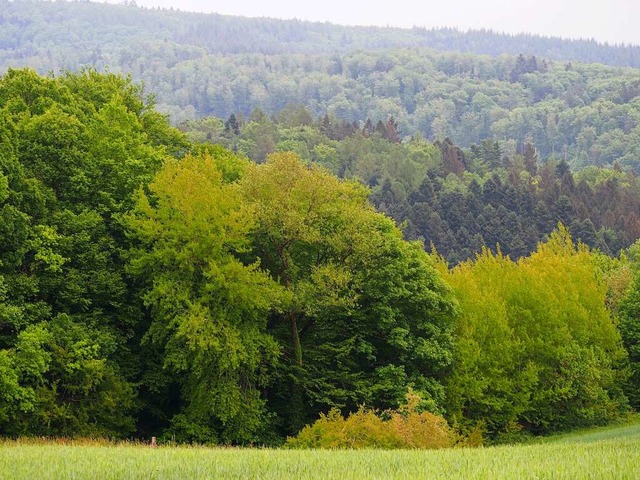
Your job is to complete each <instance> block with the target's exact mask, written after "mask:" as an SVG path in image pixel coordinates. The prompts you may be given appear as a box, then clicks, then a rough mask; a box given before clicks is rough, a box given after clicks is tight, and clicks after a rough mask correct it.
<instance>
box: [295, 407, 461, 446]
mask: <svg viewBox="0 0 640 480" xmlns="http://www.w3.org/2000/svg"><path fill="white" fill-rule="evenodd" d="M419 402H420V397H419V396H418V395H415V394H409V395H407V405H404V406H403V407H401V408H400V409H398V410H387V411H385V412H383V414H382V415H378V414H376V412H375V411H372V410H366V409H365V408H364V407H360V409H359V410H358V411H357V412H355V413H352V414H351V415H349V416H348V417H346V418H345V417H343V416H342V415H341V414H340V411H339V410H337V409H335V408H334V409H332V410H331V411H330V412H329V413H328V414H326V415H324V414H323V415H321V416H320V419H319V420H317V421H316V422H315V423H314V424H313V425H307V426H306V427H304V428H303V429H302V431H301V432H300V433H299V434H298V435H297V436H296V437H294V438H289V439H288V440H287V445H288V446H289V447H293V448H425V449H435V448H446V447H451V446H453V444H454V443H455V442H456V435H455V433H454V432H453V430H452V429H451V428H449V425H448V424H447V421H446V420H445V419H444V418H442V417H440V416H438V415H434V414H433V413H430V412H419V411H418V409H417V406H418V403H419Z"/></svg>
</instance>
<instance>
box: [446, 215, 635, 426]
mask: <svg viewBox="0 0 640 480" xmlns="http://www.w3.org/2000/svg"><path fill="white" fill-rule="evenodd" d="M447 280H448V281H449V282H450V283H451V285H452V286H453V288H454V291H455V292H456V296H457V298H458V300H459V302H460V304H461V310H462V312H463V313H462V315H461V317H460V319H459V322H458V326H457V332H456V347H455V354H454V355H455V357H454V358H455V360H454V366H453V372H452V374H451V376H450V377H449V378H448V382H447V398H448V402H449V415H450V418H451V420H452V421H453V423H454V425H458V426H460V427H462V428H463V429H464V428H469V427H472V426H473V425H475V424H476V423H477V422H479V421H482V422H484V423H485V424H486V426H487V429H488V431H489V433H493V434H495V433H508V432H517V431H519V430H522V429H524V430H525V431H529V432H533V433H539V432H542V431H552V430H561V429H566V428H571V427H576V426H580V425H589V424H594V423H601V422H606V421H607V419H612V418H616V416H617V415H619V414H620V413H622V412H623V411H624V409H625V405H626V399H625V397H624V395H623V394H622V392H621V384H622V382H623V380H624V378H625V377H624V371H623V370H622V367H621V365H622V364H623V361H624V359H625V357H626V352H625V351H624V349H623V348H622V345H621V341H620V334H619V333H618V331H617V329H616V328H615V325H614V324H613V322H612V321H611V317H610V315H609V313H608V311H607V309H606V308H605V294H606V285H604V284H603V283H602V282H599V281H598V280H597V278H596V271H595V266H594V262H593V259H592V254H591V253H590V252H589V251H588V249H586V248H585V247H584V246H579V247H576V246H575V245H574V244H573V243H572V241H571V237H570V236H569V234H568V232H567V230H566V229H564V228H563V227H562V226H561V227H560V228H559V230H557V231H556V232H554V233H553V234H552V235H551V237H550V239H549V241H548V242H546V243H543V244H540V245H539V246H538V250H537V251H536V252H535V253H533V254H532V255H531V256H529V257H525V258H522V259H521V260H520V261H519V262H517V263H515V262H513V261H511V260H510V259H509V258H508V257H504V256H502V255H501V254H500V253H498V254H497V255H493V254H491V253H490V252H488V251H486V250H485V251H484V252H483V253H482V254H481V255H479V256H478V257H477V259H476V260H475V261H473V262H471V261H470V262H465V263H463V264H461V265H459V266H457V267H456V268H454V269H453V270H452V271H451V273H450V274H449V276H448V277H447Z"/></svg>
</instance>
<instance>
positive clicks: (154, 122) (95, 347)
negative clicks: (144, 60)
mask: <svg viewBox="0 0 640 480" xmlns="http://www.w3.org/2000/svg"><path fill="white" fill-rule="evenodd" d="M301 112H302V113H303V112H304V111H303V110H302V111H299V113H301ZM285 118H286V117H285ZM209 122H210V123H212V124H214V125H215V124H216V121H215V119H213V120H211V119H210V120H209ZM219 123H222V122H219ZM323 123H325V126H328V128H330V127H331V122H330V121H328V122H324V120H323ZM294 125H295V124H294ZM347 125H348V124H339V126H341V127H343V128H347ZM391 127H392V125H388V126H387V129H386V132H387V133H386V135H388V136H390V134H391V133H392V128H391ZM242 128H276V129H277V128H278V127H277V126H275V125H273V124H271V126H270V124H269V123H268V122H265V123H264V124H262V125H261V124H259V123H258V122H256V123H255V125H253V126H251V124H246V125H244V126H243V127H241V126H240V125H238V124H237V121H236V122H234V121H233V120H231V119H230V120H229V121H227V126H226V135H227V137H226V141H230V142H237V144H236V146H237V145H241V144H242V141H243V140H244V145H252V144H251V142H250V139H248V138H244V139H243V138H240V137H242ZM285 131H286V130H285ZM289 132H290V133H291V134H293V133H295V132H297V133H299V134H309V135H320V134H319V133H318V132H314V130H313V129H306V128H305V126H302V127H301V126H300V124H297V126H295V127H293V128H292V129H289ZM195 133H198V132H195ZM202 133H203V132H202V131H201V132H200V134H202ZM208 133H211V132H208ZM222 133H223V134H225V127H224V125H223V126H222ZM190 135H191V137H192V138H191V140H190V139H189V138H187V137H186V136H185V135H184V134H183V133H181V132H180V131H178V130H176V129H174V128H173V127H171V126H170V125H169V124H168V123H167V121H166V119H165V118H163V117H162V116H161V115H159V114H158V113H157V112H155V110H154V108H153V104H151V103H149V102H148V101H147V100H145V98H144V96H143V95H142V92H141V90H140V88H139V87H138V86H136V85H135V84H133V83H131V81H130V80H127V79H125V78H122V77H119V76H116V75H112V74H110V75H101V74H97V73H95V72H84V73H81V74H65V75H62V76H59V77H55V78H47V77H40V76H38V75H37V74H36V73H35V72H33V71H30V70H11V71H9V72H8V73H7V74H6V75H4V76H3V77H1V78H0V245H1V247H0V434H1V435H3V436H68V437H79V436H93V437H95V436H108V437H111V438H126V437H129V438H130V437H132V436H134V437H138V438H143V437H148V436H151V435H154V436H156V435H157V436H161V437H162V438H164V439H173V440H176V441H186V442H191V441H196V442H206V443H212V444H215V443H217V444H245V445H246V444H270V445H280V444H282V443H283V442H284V440H285V438H286V436H290V435H296V434H297V433H298V432H300V430H301V429H302V428H303V427H304V425H306V424H309V423H312V422H314V420H316V419H318V417H319V415H321V414H325V413H327V412H329V411H333V412H334V413H333V414H332V415H333V416H332V417H331V418H333V419H336V418H337V417H336V415H338V416H339V415H340V414H344V415H349V414H355V415H360V417H358V416H355V417H353V419H355V421H356V423H357V419H358V418H365V419H366V418H368V419H370V420H371V421H372V422H375V425H378V426H379V427H380V428H381V429H382V430H381V431H382V433H384V432H385V431H386V432H387V433H384V434H385V435H386V436H387V437H386V438H390V437H389V431H388V428H387V426H388V425H396V427H395V434H394V435H396V437H394V438H395V440H393V441H394V442H396V443H395V444H396V445H398V444H400V445H415V443H412V442H413V440H412V438H423V439H424V438H431V437H429V436H427V437H425V432H426V431H433V429H434V428H437V429H438V431H440V432H441V433H442V439H443V441H442V442H440V443H441V444H440V446H447V445H451V444H452V443H453V442H455V441H457V440H456V439H458V440H460V441H461V442H466V441H467V440H465V439H466V438H467V437H468V436H471V437H472V438H475V439H476V440H475V441H476V444H477V442H478V441H479V439H481V438H482V436H485V438H486V439H487V440H488V441H499V440H500V439H501V438H504V439H509V438H513V435H514V434H517V435H520V436H522V435H525V436H526V435H532V434H543V433H548V432H552V431H557V430H562V429H568V428H573V427H577V426H583V425H593V424H603V423H607V422H609V421H612V420H615V419H618V418H621V417H622V416H623V415H624V414H625V413H626V412H627V411H629V408H630V407H633V408H638V406H639V405H638V398H639V394H638V384H637V377H638V364H639V359H638V345H639V337H638V315H637V312H638V292H639V288H640V283H639V281H638V278H640V277H639V276H638V275H639V272H640V245H639V244H638V243H636V244H635V245H633V246H632V247H630V248H629V249H628V250H626V251H625V252H623V253H622V254H621V255H620V256H619V257H614V256H609V255H606V254H604V253H601V252H597V251H593V250H590V249H589V248H588V247H587V246H585V245H576V244H575V243H574V242H573V240H572V238H571V236H570V234H569V232H568V231H567V230H566V229H565V227H563V226H562V225H559V226H558V227H557V229H556V231H555V232H553V233H552V234H551V235H550V236H549V238H548V239H546V241H545V242H542V243H539V244H538V245H537V246H535V251H534V252H532V253H530V254H529V253H528V252H527V254H524V255H523V256H522V258H520V260H518V261H514V260H511V259H509V258H508V257H504V256H503V255H502V254H501V253H500V252H497V253H496V254H493V253H491V252H490V251H489V250H487V249H485V250H484V252H483V253H482V254H481V255H480V256H478V257H477V258H476V259H474V260H469V261H466V262H463V263H461V264H459V265H458V266H456V267H455V268H454V269H452V270H449V268H448V266H447V262H446V260H445V259H442V258H440V257H438V256H436V255H433V254H429V253H426V252H425V250H424V245H423V244H422V243H421V242H410V241H407V240H405V239H403V237H402V232H401V231H400V229H399V228H398V227H397V226H396V224H395V223H394V222H393V221H392V220H391V219H390V218H389V217H388V216H386V215H384V214H382V213H380V212H378V211H376V209H375V208H374V207H373V206H372V205H371V203H370V202H369V196H370V191H369V189H368V188H367V186H365V185H363V184H362V183H360V182H358V181H355V180H353V179H340V178H338V177H337V176H335V175H333V174H332V173H331V172H330V171H329V170H328V169H326V168H324V167H323V165H327V166H329V167H333V168H338V169H341V168H342V166H341V163H340V162H337V163H336V162H335V159H336V158H337V156H336V151H337V150H336V149H342V148H348V145H349V141H352V142H361V144H362V145H361V146H357V145H356V144H351V147H352V148H355V152H356V153H355V156H353V157H351V158H353V159H359V160H358V162H360V160H362V157H359V155H360V153H359V152H360V151H361V150H366V148H365V147H364V145H366V144H367V142H372V143H371V144H370V145H374V150H373V151H374V152H375V151H376V148H377V146H380V147H384V148H388V149H390V150H389V151H392V149H400V148H402V149H407V148H413V149H414V150H413V152H414V153H413V154H412V155H409V156H408V157H406V156H405V155H404V154H405V153H407V152H409V150H407V151H402V150H397V152H399V153H401V155H399V156H395V157H389V158H388V159H387V160H388V161H386V163H384V164H380V167H381V168H382V167H384V168H386V169H388V170H387V172H394V174H395V175H397V178H402V176H401V174H400V173H401V172H402V171H409V170H410V169H409V170H405V169H406V168H407V167H413V168H414V170H416V169H417V170H418V171H419V170H421V169H422V170H425V169H426V171H427V173H426V174H423V175H422V180H421V181H420V185H414V187H415V188H417V190H416V191H417V192H421V191H422V193H423V194H426V192H427V191H428V188H426V187H425V188H422V189H421V188H420V186H421V185H426V184H425V183H424V182H425V181H426V179H427V178H429V176H428V172H429V171H431V170H432V169H433V171H438V169H441V170H442V169H445V170H444V171H446V169H447V168H450V167H449V166H448V165H449V160H448V159H449V157H448V154H447V153H446V151H447V149H452V148H454V147H453V146H450V145H449V146H447V145H443V144H436V145H432V144H429V143H427V142H425V141H423V140H415V141H414V142H410V143H407V144H400V143H398V142H397V139H396V140H395V141H389V139H385V138H383V137H382V133H380V132H379V133H374V134H369V133H368V134H367V135H368V136H364V135H363V133H362V132H360V133H355V132H354V133H353V135H352V136H351V137H345V138H344V139H343V140H341V141H338V140H335V142H336V143H329V144H318V145H316V146H315V148H313V149H312V151H313V152H314V154H315V155H319V156H320V157H321V158H317V159H316V162H317V163H313V162H309V161H305V160H303V159H301V158H300V156H299V155H298V154H296V153H294V152H291V151H280V152H275V153H272V154H270V155H268V156H267V158H266V159H260V162H252V161H250V160H249V159H247V158H246V157H244V156H242V155H241V154H236V153H234V152H232V151H231V150H229V149H225V148H224V147H222V146H220V145H212V144H202V143H199V142H194V141H193V140H194V139H193V136H194V135H195V134H194V133H191V134H190ZM206 135H207V133H205V136H206ZM259 138H262V137H261V136H258V137H256V139H259ZM327 138H328V137H327ZM254 140H255V139H254ZM289 141H290V143H289V144H286V143H280V142H279V143H280V145H281V146H284V145H289V146H297V147H300V148H302V146H303V145H306V144H305V143H304V142H298V143H296V141H295V139H293V138H291V139H289ZM291 142H293V143H291ZM341 142H343V143H341ZM232 146H233V145H232ZM443 149H444V150H443ZM237 150H238V151H240V148H237ZM287 150H291V148H287ZM473 150H474V149H472V151H473ZM441 151H442V152H441ZM440 152H441V153H440ZM394 158H395V160H394ZM456 158H457V160H458V161H459V162H461V164H462V165H466V163H465V161H463V160H460V159H461V157H459V156H458V157H456ZM525 158H526V155H525ZM366 161H367V162H369V164H370V165H372V166H374V167H375V165H376V164H375V157H369V158H368V159H367V160H366ZM407 161H409V162H414V163H413V164H412V163H406V162H407ZM478 161H480V160H478ZM332 162H333V163H332ZM394 162H395V163H394ZM403 162H404V163H403ZM363 165H364V163H362V164H361V165H360V166H358V165H357V162H356V163H355V164H354V165H351V166H348V168H352V169H353V171H354V172H355V171H358V169H360V170H359V171H364V170H362V168H363ZM438 165H440V166H439V167H438ZM452 165H457V164H455V162H454V163H453V164H452ZM559 165H560V164H559ZM543 168H544V167H543ZM555 171H556V172H557V173H556V175H555V176H553V177H552V178H551V181H552V182H553V183H554V185H556V186H555V187H549V188H550V190H549V191H554V189H562V191H563V192H566V193H567V194H570V192H571V190H570V188H569V185H570V184H571V182H572V181H573V180H572V177H571V176H570V174H569V173H568V172H567V171H566V167H561V168H559V167H556V170H555ZM600 172H608V171H605V170H602V171H600V170H597V171H596V173H597V174H599V173H600ZM614 172H615V171H614ZM342 173H343V176H352V175H347V173H346V170H345V171H344V172H342ZM521 173H522V172H521ZM615 174H616V175H619V177H614V178H619V179H627V178H631V177H624V176H623V174H622V173H620V172H615ZM451 175H453V177H451ZM458 175H461V176H458ZM603 175H605V176H606V175H607V174H606V173H603ZM454 177H455V178H454ZM406 178H408V179H411V178H413V175H408V176H407V177H406ZM521 178H523V179H525V180H526V179H527V178H529V177H527V176H526V175H524V174H523V175H521ZM533 178H534V177H533V176H531V177H530V178H529V180H527V182H528V183H526V185H529V187H527V188H533V185H535V183H532V180H531V179H533ZM535 178H538V177H537V176H536V177H535ZM539 178H540V181H544V180H543V179H544V178H545V174H541V175H540V176H539ZM456 179H458V180H456ZM461 179H462V180H461ZM464 179H465V172H464V171H462V172H454V171H452V172H451V173H450V174H449V175H448V176H447V177H445V179H444V180H443V182H444V183H443V185H446V184H447V182H453V183H456V182H458V181H464ZM587 180H588V181H591V180H590V179H587ZM587 180H586V181H587ZM492 181H493V177H490V178H488V179H486V180H484V192H483V194H482V195H486V194H487V192H494V193H496V194H498V193H497V192H499V190H500V189H499V188H497V187H496V185H494V186H493V187H491V188H493V190H492V189H491V188H489V187H488V185H490V182H492ZM625 181H626V180H625ZM386 183H387V181H385V182H384V183H383V186H382V188H376V190H375V191H374V193H373V198H374V199H376V198H379V197H378V196H379V195H383V196H384V194H385V192H386V190H385V187H384V184H386ZM494 183H497V182H494ZM433 184H434V185H437V184H438V181H434V182H433ZM587 185H588V184H587ZM444 188H449V187H444ZM455 188H462V187H461V186H457V187H454V188H453V190H455ZM468 188H469V192H470V193H469V194H470V195H471V194H472V193H473V190H474V188H476V187H473V188H472V187H471V184H470V185H469V187H468ZM624 188H632V187H631V186H629V187H624ZM434 190H435V188H434ZM542 191H543V192H547V190H542ZM376 192H377V193H376ZM621 192H625V190H621ZM545 194H546V193H545ZM635 194H637V191H636V193H635ZM377 195H378V196H377ZM416 201H417V202H418V203H417V204H419V203H420V202H421V201H422V200H419V199H418V200H416ZM377 203H378V204H379V205H380V207H381V208H383V207H384V205H385V202H384V201H377ZM487 208H488V207H487ZM487 352H489V353H490V354H487ZM361 405H366V406H367V407H368V408H370V409H377V410H378V411H386V412H387V413H386V414H385V415H386V416H387V417H384V416H382V417H377V416H376V414H375V413H371V412H370V413H366V414H365V413H363V412H362V411H361V413H360V414H357V413H356V412H357V411H358V410H359V408H360V406H361ZM388 409H392V410H388ZM363 415H364V416H363ZM350 418H351V417H350ZM385 418H387V420H385ZM389 418H390V420H389ZM445 419H446V420H445ZM385 422H395V423H385ZM352 423H353V422H352ZM320 427H322V424H320ZM362 428H364V430H362V431H357V432H356V435H358V436H359V437H362V434H366V435H369V433H366V432H367V430H366V428H367V427H366V424H365V425H363V426H362ZM425 429H426V430H425ZM429 429H431V430H429ZM307 431H308V430H307ZM312 431H315V432H317V431H318V429H316V430H312ZM320 431H322V428H320ZM324 434H326V435H329V437H331V435H332V434H331V431H330V430H325V433H323V435H324ZM307 437H308V436H307ZM314 438H315V440H314V441H319V439H318V438H316V437H314ZM320 440H321V439H320ZM301 441H302V442H304V441H305V440H304V439H303V440H301ZM403 442H404V443H403Z"/></svg>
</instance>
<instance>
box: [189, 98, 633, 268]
mask: <svg viewBox="0 0 640 480" xmlns="http://www.w3.org/2000/svg"><path fill="white" fill-rule="evenodd" d="M180 128H181V129H182V130H183V131H185V132H186V133H187V135H188V137H189V138H190V139H191V140H192V141H195V142H205V141H208V142H213V143H217V144H221V145H224V146H226V147H227V148H229V149H231V150H234V151H236V152H238V153H240V154H241V155H243V156H246V157H248V158H250V159H251V160H253V161H255V162H258V163H261V162H264V161H265V160H266V158H267V156H268V155H269V154H270V153H273V152H277V151H293V152H295V153H297V154H298V155H299V156H300V158H302V159H303V160H306V161H311V162H314V163H317V164H320V165H322V166H323V167H325V168H327V169H328V170H330V171H332V172H333V173H334V174H336V175H338V176H339V177H342V178H349V179H357V180H359V181H360V182H362V183H364V184H366V185H367V186H369V187H370V188H371V200H372V202H373V203H374V205H375V206H376V207H377V208H378V209H379V210H380V211H382V212H384V213H386V214H388V215H389V216H391V217H393V218H394V219H395V220H396V221H397V222H398V224H400V225H403V230H404V233H405V236H406V238H408V239H412V240H416V239H420V240H422V241H423V242H424V243H425V244H426V245H427V246H430V245H433V246H434V247H435V248H436V250H437V251H438V252H440V253H441V254H443V255H444V256H445V257H446V258H447V259H448V260H449V262H450V263H451V264H456V263H458V262H459V261H462V260H468V259H471V258H473V257H474V256H475V255H476V254H478V253H480V252H481V251H482V248H483V247H484V246H488V247H490V248H492V249H493V250H494V251H495V250H496V247H497V245H498V244H499V246H500V249H501V251H502V253H504V254H508V255H510V256H511V258H519V257H521V256H524V255H528V254H529V253H530V252H532V251H533V250H535V248H536V245H537V244H538V242H540V241H542V240H544V239H545V238H546V237H547V236H548V235H549V234H550V233H551V232H552V231H553V230H554V229H555V227H556V226H557V224H558V223H559V222H560V223H563V224H564V225H566V226H568V227H570V229H571V232H572V233H573V235H574V237H575V238H576V239H577V240H580V241H581V242H583V243H585V244H586V245H588V246H590V247H592V248H597V249H598V250H600V251H602V252H605V253H608V254H617V253H618V252H619V251H620V250H621V249H624V248H627V247H628V246H629V245H631V244H632V243H633V242H635V241H636V240H638V238H640V217H639V215H640V179H639V178H638V176H637V174H635V173H634V172H625V171H623V170H622V168H621V167H620V164H619V163H617V164H616V167H615V168H600V167H595V166H590V167H587V168H584V169H582V170H580V171H579V172H572V171H571V170H570V168H569V165H568V163H567V162H565V161H564V160H560V161H558V160H547V161H542V160H541V158H540V155H539V151H538V150H537V148H536V146H535V145H534V144H532V143H530V142H526V143H525V144H524V146H522V147H519V148H518V147H516V146H515V145H504V144H503V145H502V146H501V144H500V142H497V141H495V140H491V139H487V140H484V141H482V142H480V144H479V145H476V144H472V145H471V147H470V148H468V149H462V148H460V147H458V146H456V145H455V144H453V143H452V142H451V140H449V139H448V138H446V139H445V140H444V141H442V142H440V141H438V142H435V143H430V142H428V141H426V140H424V139H423V138H422V137H421V136H420V135H417V136H414V137H413V138H411V139H408V140H405V141H402V142H401V141H400V135H399V133H398V125H397V122H395V121H394V119H393V118H390V119H389V120H387V121H386V122H382V121H378V123H376V124H374V123H373V122H371V121H370V120H367V121H366V122H365V123H364V125H363V126H362V127H360V126H359V124H352V123H348V122H343V121H339V120H337V119H335V118H333V117H329V116H324V117H321V118H317V119H313V117H312V116H311V114H310V112H309V111H308V110H307V109H305V108H304V107H303V106H300V105H298V106H296V105H288V106H287V107H286V108H285V109H283V110H281V111H280V112H279V113H278V114H277V115H276V116H274V117H268V116H266V115H265V114H263V113H261V112H259V111H256V112H254V113H253V114H252V115H251V116H250V117H249V118H248V119H246V121H239V120H238V118H237V117H236V116H235V115H231V116H230V117H229V118H228V119H227V120H225V121H223V120H222V119H217V118H213V117H208V118H204V119H201V120H197V121H189V122H185V123H183V124H181V125H180Z"/></svg>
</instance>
